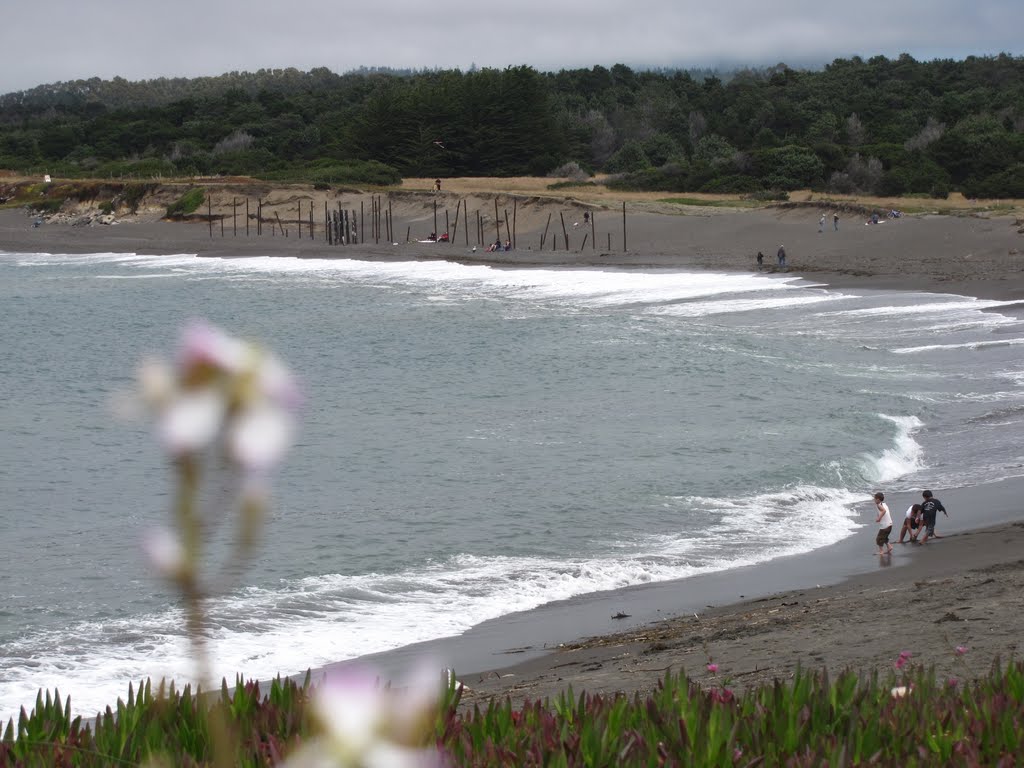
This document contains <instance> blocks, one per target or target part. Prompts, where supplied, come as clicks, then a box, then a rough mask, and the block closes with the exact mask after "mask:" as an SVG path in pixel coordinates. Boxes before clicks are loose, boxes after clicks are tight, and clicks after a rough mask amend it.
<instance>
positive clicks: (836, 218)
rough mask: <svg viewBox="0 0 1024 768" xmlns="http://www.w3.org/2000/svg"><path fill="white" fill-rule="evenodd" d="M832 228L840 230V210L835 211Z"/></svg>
mask: <svg viewBox="0 0 1024 768" xmlns="http://www.w3.org/2000/svg"><path fill="white" fill-rule="evenodd" d="M832 228H833V229H834V230H835V231H836V232H838V231H839V211H836V212H835V213H833V214H832Z"/></svg>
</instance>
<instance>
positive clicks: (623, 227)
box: [622, 200, 626, 253]
mask: <svg viewBox="0 0 1024 768" xmlns="http://www.w3.org/2000/svg"><path fill="white" fill-rule="evenodd" d="M622 252H623V253H625V252H626V201H625V200H623V201H622Z"/></svg>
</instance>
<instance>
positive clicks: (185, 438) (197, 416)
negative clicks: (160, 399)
mask: <svg viewBox="0 0 1024 768" xmlns="http://www.w3.org/2000/svg"><path fill="white" fill-rule="evenodd" d="M226 411H227V403H225V401H224V395H223V394H222V393H220V392H218V391H217V390H215V389H213V388H210V387H207V388H205V389H201V390H198V391H194V392H181V393H179V394H178V395H177V396H176V397H175V398H174V399H173V400H171V401H170V403H169V404H168V405H167V406H166V407H165V408H164V409H163V411H162V413H161V414H160V420H159V424H158V431H159V434H160V440H161V442H162V443H163V445H164V447H165V448H167V450H169V451H170V452H171V453H172V454H174V455H176V456H177V455H181V454H183V453H191V452H193V451H200V450H202V449H203V448H205V447H206V446H208V445H209V444H210V443H211V442H213V439H214V438H215V437H216V436H217V433H218V432H220V430H221V425H222V423H223V421H224V414H225V412H226Z"/></svg>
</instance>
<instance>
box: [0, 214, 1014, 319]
mask: <svg viewBox="0 0 1024 768" xmlns="http://www.w3.org/2000/svg"><path fill="white" fill-rule="evenodd" d="M574 205H575V201H574V203H572V204H570V203H565V204H564V205H560V204H559V202H558V201H557V200H552V201H549V202H547V203H546V206H547V207H546V208H545V210H547V209H550V210H551V211H554V212H561V211H562V210H563V208H568V209H569V210H570V211H575V208H574ZM827 207H829V206H827V205H824V204H823V206H822V209H824V208H827ZM401 213H403V214H404V215H405V216H406V218H405V219H404V221H408V222H413V223H415V224H416V225H417V226H418V227H420V228H422V227H424V226H425V225H426V222H425V221H424V220H423V219H424V218H425V216H422V215H418V214H420V213H421V211H419V210H418V209H415V208H408V207H407V208H406V209H405V210H402V211H401ZM536 219H537V214H536V213H535V214H534V217H533V220H536ZM523 221H524V223H523V226H524V229H525V227H526V222H527V221H528V219H527V218H526V217H525V216H524V219H523ZM601 221H602V224H603V225H604V222H605V219H604V218H602V219H601ZM31 222H32V218H31V217H29V216H28V215H27V214H26V213H25V212H24V211H23V210H20V209H7V210H0V250H7V251H14V252H25V253H69V254H75V253H102V252H115V253H138V254H140V255H148V254H152V255H166V254H179V253H194V254H196V255H197V256H201V257H218V258H246V257H258V256H291V257H295V258H341V259H356V260H365V261H430V260H443V261H451V262H455V263H459V264H467V265H480V266H489V267H494V268H555V267H558V268H613V269H695V270H712V271H721V272H727V273H733V272H736V273H746V274H750V273H763V274H765V275H785V276H787V277H790V278H802V279H804V280H806V281H808V282H812V283H820V284H822V285H825V286H828V287H830V288H835V289H840V290H841V289H842V288H844V287H846V288H857V289H869V290H874V289H877V290H899V291H924V292H931V293H947V294H958V295H966V296H972V297H975V298H979V299H989V300H998V301H1006V302H1020V303H1021V307H1020V308H1021V309H1024V227H1022V226H1020V222H1019V220H1017V219H1015V218H1014V217H1011V216H1004V217H991V218H988V217H985V218H982V217H978V216H968V215H955V216H953V215H932V214H930V215H920V216H905V217H903V218H902V219H899V220H895V221H889V222H887V223H885V224H879V225H872V226H865V225H861V224H860V223H859V222H858V221H844V222H843V224H842V225H841V228H840V230H839V231H825V232H818V230H817V223H816V214H815V212H814V209H792V208H762V209H755V210H748V211H741V212H734V211H725V212H721V213H714V214H699V215H698V214H667V213H649V212H645V211H643V210H641V211H638V212H635V213H630V215H629V218H628V232H629V239H628V250H626V251H623V250H622V249H621V242H622V227H623V225H622V223H621V221H619V220H611V219H610V218H609V222H610V223H608V224H607V225H606V226H607V227H608V229H607V230H606V231H605V234H607V235H608V236H609V237H608V239H609V240H610V241H611V242H612V248H611V249H607V250H605V249H593V248H591V247H590V246H586V247H581V246H585V243H583V242H582V239H581V238H579V237H577V239H576V241H575V246H574V247H572V248H571V249H570V250H566V249H564V248H563V246H564V241H563V242H558V241H559V240H562V238H558V239H557V240H555V245H556V246H557V247H558V248H559V250H544V251H540V250H536V249H535V246H538V245H539V240H540V233H539V232H538V231H534V230H527V231H525V232H524V234H523V235H521V236H520V238H519V242H520V243H521V245H520V246H519V248H517V249H516V250H512V251H508V252H499V253H487V252H486V251H485V250H484V249H483V248H476V249H474V248H473V246H472V245H467V244H465V242H463V243H462V244H460V243H459V242H458V241H459V240H463V236H464V234H465V233H461V234H460V233H456V238H455V242H452V243H420V242H416V241H415V240H413V241H412V242H402V243H397V244H391V245H389V244H388V243H383V244H372V243H366V244H359V245H348V246H332V245H328V244H326V243H325V242H322V241H319V240H309V239H299V238H297V237H281V236H272V237H268V236H267V235H263V236H262V237H259V238H257V237H256V236H255V235H253V236H251V237H244V236H241V235H239V236H233V235H232V234H231V233H230V231H226V232H225V234H224V235H223V236H222V235H220V234H219V233H218V232H216V230H214V234H213V236H212V237H211V235H210V230H209V228H208V226H207V225H206V224H201V223H195V222H169V221H162V220H155V219H148V220H140V221H127V222H125V223H119V224H114V225H91V226H71V225H67V224H53V223H46V224H43V225H42V226H40V227H38V228H33V227H32V224H31ZM398 222H399V223H402V222H403V219H398ZM412 227H413V224H409V225H408V230H407V231H411V230H412ZM541 229H543V227H541ZM597 233H598V234H599V235H600V234H601V230H600V229H598V230H597ZM597 239H598V240H599V241H601V240H602V238H601V237H600V236H598V237H597ZM549 243H550V241H549ZM780 244H784V245H785V248H786V251H787V256H788V258H787V261H788V263H789V266H788V267H787V268H785V269H781V268H779V267H778V266H777V265H775V264H774V261H775V250H776V249H777V248H778V246H779V245H780ZM759 250H760V251H762V252H763V253H764V254H765V265H764V269H763V270H758V269H757V266H756V263H755V259H754V256H755V254H756V253H757V252H758V251H759Z"/></svg>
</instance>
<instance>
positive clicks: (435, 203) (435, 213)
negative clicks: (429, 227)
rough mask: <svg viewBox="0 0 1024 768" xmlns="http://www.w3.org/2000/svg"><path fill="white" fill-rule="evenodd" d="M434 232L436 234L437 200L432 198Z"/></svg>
mask: <svg viewBox="0 0 1024 768" xmlns="http://www.w3.org/2000/svg"><path fill="white" fill-rule="evenodd" d="M434 234H435V235H436V234H437V200H434Z"/></svg>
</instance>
